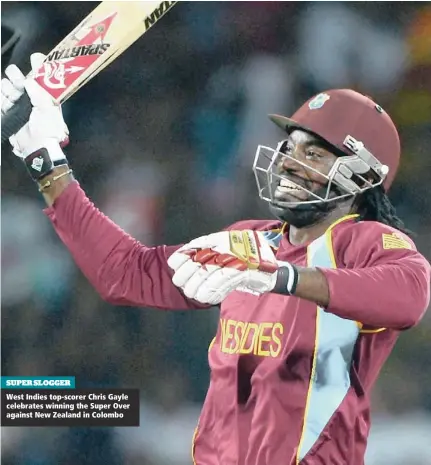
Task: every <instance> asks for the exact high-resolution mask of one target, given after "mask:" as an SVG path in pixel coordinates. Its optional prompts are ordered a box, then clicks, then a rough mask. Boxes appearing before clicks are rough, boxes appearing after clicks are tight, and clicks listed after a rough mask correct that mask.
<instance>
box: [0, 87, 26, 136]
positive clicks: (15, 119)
mask: <svg viewBox="0 0 431 465" xmlns="http://www.w3.org/2000/svg"><path fill="white" fill-rule="evenodd" d="M31 110H32V104H31V102H30V98H29V96H28V95H27V93H24V94H23V95H21V97H20V98H19V99H18V100H17V101H16V102H15V104H14V106H13V107H12V108H11V109H10V110H9V111H8V112H7V113H6V114H4V115H2V117H1V143H2V144H3V142H6V141H7V140H8V139H9V137H10V136H13V135H14V134H16V133H17V132H18V131H19V130H20V129H21V128H22V127H23V126H24V124H26V123H27V121H28V119H29V118H30V113H31Z"/></svg>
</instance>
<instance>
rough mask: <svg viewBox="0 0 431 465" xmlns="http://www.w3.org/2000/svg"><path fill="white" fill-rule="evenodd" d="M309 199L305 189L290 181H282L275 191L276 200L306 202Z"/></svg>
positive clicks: (284, 179)
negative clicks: (305, 199) (306, 198)
mask: <svg viewBox="0 0 431 465" xmlns="http://www.w3.org/2000/svg"><path fill="white" fill-rule="evenodd" d="M305 197H307V193H306V192H305V191H304V189H303V188H301V187H299V186H298V185H297V184H296V183H295V182H293V181H290V180H289V179H286V178H282V179H280V181H279V183H278V185H277V187H276V188H275V191H274V198H275V199H277V200H285V201H286V200H289V199H293V200H297V201H298V200H304V198H305Z"/></svg>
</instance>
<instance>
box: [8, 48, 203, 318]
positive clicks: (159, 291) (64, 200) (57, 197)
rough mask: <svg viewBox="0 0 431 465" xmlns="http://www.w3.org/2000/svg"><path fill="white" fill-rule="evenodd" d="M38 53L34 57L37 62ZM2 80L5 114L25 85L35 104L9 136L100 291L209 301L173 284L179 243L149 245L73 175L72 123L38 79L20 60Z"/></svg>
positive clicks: (164, 302)
mask: <svg viewBox="0 0 431 465" xmlns="http://www.w3.org/2000/svg"><path fill="white" fill-rule="evenodd" d="M41 59H42V60H43V56H41V55H40V54H38V55H36V56H34V55H33V56H32V67H33V68H38V67H39V66H40V63H39V61H40V60H41ZM6 75H7V76H8V78H9V80H8V79H4V80H3V81H2V114H5V113H7V111H8V110H9V109H10V108H11V107H12V106H13V105H14V102H15V101H16V100H17V99H18V98H19V97H20V96H21V95H22V93H23V92H24V91H25V92H27V94H28V96H29V97H30V100H31V103H32V106H33V109H32V112H31V116H30V120H29V122H28V123H27V124H26V125H25V126H24V127H23V128H21V129H20V130H19V131H18V133H16V134H15V135H14V136H12V137H11V138H10V142H11V145H12V148H13V152H14V154H15V155H17V156H18V157H19V158H21V159H22V161H23V162H24V163H25V164H26V166H27V169H28V171H29V173H30V175H31V176H32V178H33V179H34V181H36V183H37V185H38V186H39V190H40V192H41V193H42V194H43V196H44V198H45V201H46V203H47V205H48V208H47V210H46V211H45V212H46V214H47V216H48V217H49V218H50V220H51V221H52V224H53V226H54V228H55V230H56V232H57V233H58V235H59V237H60V238H61V240H62V241H63V243H64V244H65V245H66V247H67V248H68V249H69V251H70V252H71V254H72V256H73V258H74V259H75V261H76V263H77V264H78V266H79V267H80V268H81V270H82V272H83V273H84V274H85V275H86V276H87V278H88V279H89V280H90V282H91V283H92V285H93V286H94V287H95V288H96V290H97V291H98V292H99V294H100V295H101V297H102V298H103V299H105V300H107V301H108V302H110V303H113V304H117V305H133V306H149V307H157V308H161V309H189V308H206V307H208V306H206V305H203V304H198V303H197V302H194V301H193V300H191V299H187V298H186V297H184V295H183V294H182V293H181V291H180V290H179V289H178V288H177V287H175V286H174V285H173V284H172V281H171V277H172V272H171V270H170V268H169V267H168V265H167V259H168V257H169V255H170V254H171V253H172V252H173V251H174V250H176V249H177V248H178V247H166V246H160V247H151V248H150V247H146V246H145V245H143V244H141V243H139V242H138V241H137V240H135V239H133V238H132V237H130V236H129V235H128V234H126V233H125V232H124V231H123V230H121V229H120V228H119V227H118V226H117V225H115V224H114V223H113V222H112V221H111V220H110V219H109V218H107V217H106V216H105V215H103V214H102V213H101V212H100V211H99V210H98V209H97V208H96V207H95V206H94V205H93V203H92V202H91V201H90V200H89V199H88V197H87V196H86V195H85V193H84V192H83V190H82V189H81V188H80V186H79V184H78V183H77V182H76V180H74V178H73V174H72V172H71V169H70V168H69V164H68V161H67V159H66V156H65V154H64V152H63V150H62V147H64V145H66V144H67V142H68V136H69V133H68V128H67V126H66V124H65V122H64V120H63V116H62V113H61V108H60V107H59V106H58V105H57V104H56V103H55V102H54V101H53V100H52V98H51V96H50V95H49V94H48V93H46V92H45V90H44V89H42V88H41V87H40V86H39V85H38V84H37V83H36V82H35V81H34V80H32V79H25V78H24V76H23V75H22V73H21V72H20V70H19V69H18V68H17V67H15V66H12V67H8V68H7V69H6Z"/></svg>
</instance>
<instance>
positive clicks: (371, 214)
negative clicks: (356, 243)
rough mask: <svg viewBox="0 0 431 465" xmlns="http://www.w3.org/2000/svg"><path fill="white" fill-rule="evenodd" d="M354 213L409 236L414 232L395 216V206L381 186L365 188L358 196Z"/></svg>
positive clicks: (365, 219) (363, 218)
mask: <svg viewBox="0 0 431 465" xmlns="http://www.w3.org/2000/svg"><path fill="white" fill-rule="evenodd" d="M356 213H358V214H359V216H360V218H361V219H362V220H364V221H378V222H379V223H383V224H386V225H388V226H391V227H393V228H395V229H398V230H399V231H401V232H403V233H404V234H406V235H407V236H409V237H412V236H414V233H413V232H412V231H410V230H409V229H407V228H406V227H405V225H404V222H403V221H402V220H401V219H400V218H399V217H398V216H397V212H396V210H395V207H394V206H393V205H392V203H391V201H390V200H389V197H388V196H387V194H386V193H385V191H384V190H383V187H382V186H376V187H374V188H372V189H367V190H366V191H365V192H364V193H363V194H361V195H360V196H359V197H358V201H357V206H356Z"/></svg>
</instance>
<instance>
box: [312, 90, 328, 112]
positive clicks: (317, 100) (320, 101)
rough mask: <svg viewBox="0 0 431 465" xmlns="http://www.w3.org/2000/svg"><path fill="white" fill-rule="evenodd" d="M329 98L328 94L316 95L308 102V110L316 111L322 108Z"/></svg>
mask: <svg viewBox="0 0 431 465" xmlns="http://www.w3.org/2000/svg"><path fill="white" fill-rule="evenodd" d="M330 98H331V97H330V96H329V95H328V94H325V93H323V94H319V95H316V96H315V97H314V98H313V99H312V100H310V102H309V103H308V108H309V109H310V110H318V109H319V108H322V107H323V105H325V102H327V101H328V100H329V99H330Z"/></svg>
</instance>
